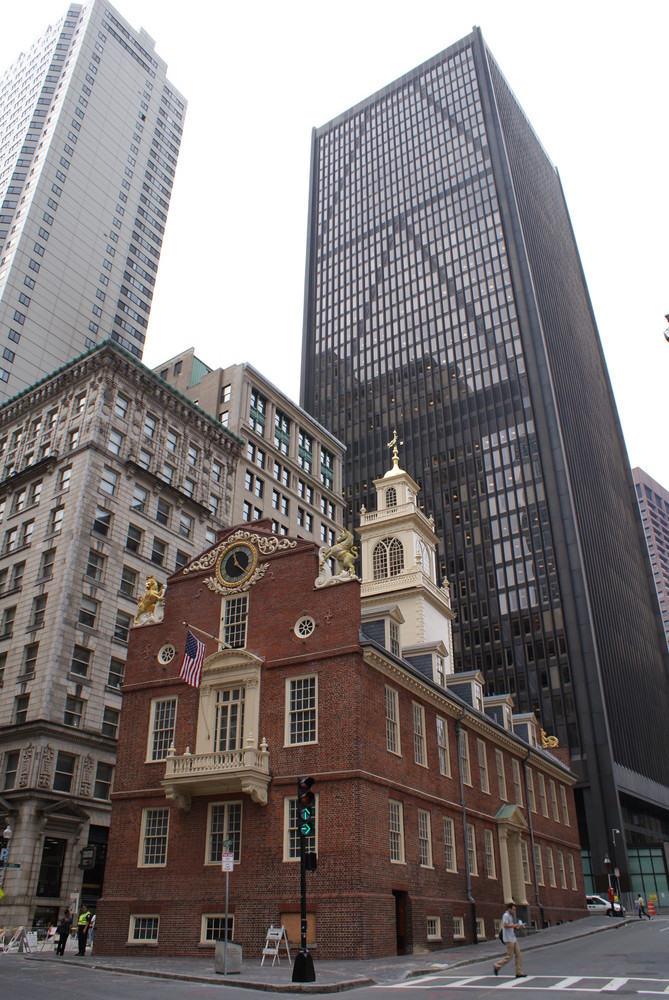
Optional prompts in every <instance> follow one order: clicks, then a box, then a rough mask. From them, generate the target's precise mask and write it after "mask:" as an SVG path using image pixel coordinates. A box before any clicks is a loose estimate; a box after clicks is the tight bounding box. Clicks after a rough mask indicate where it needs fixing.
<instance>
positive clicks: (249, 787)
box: [161, 739, 272, 812]
mask: <svg viewBox="0 0 669 1000" xmlns="http://www.w3.org/2000/svg"><path fill="white" fill-rule="evenodd" d="M271 780H272V779H271V776H270V773H269V752H268V750H267V740H265V739H263V740H262V742H261V743H260V746H259V747H256V746H247V747H246V748H245V749H244V750H219V751H214V752H213V753H191V752H190V749H189V748H188V747H186V751H185V753H183V754H180V755H178V754H177V753H176V750H175V748H174V746H173V745H172V746H171V747H170V749H169V753H168V756H167V761H166V767H165V777H164V778H163V781H162V782H161V784H162V785H163V788H164V789H165V794H166V796H167V797H168V798H170V799H174V801H175V802H176V804H177V806H179V808H180V809H184V810H185V811H186V812H188V810H189V809H190V805H191V798H192V797H193V796H194V795H212V794H214V795H221V794H226V793H235V792H241V793H243V794H245V795H250V796H251V798H252V800H253V801H254V802H258V803H260V805H267V786H268V785H269V783H270V781H271Z"/></svg>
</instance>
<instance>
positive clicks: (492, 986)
mask: <svg viewBox="0 0 669 1000" xmlns="http://www.w3.org/2000/svg"><path fill="white" fill-rule="evenodd" d="M483 984H485V989H486V990H488V991H489V990H516V989H523V988H525V987H530V988H531V989H532V990H542V991H546V992H551V993H556V992H562V993H616V992H618V991H619V990H621V989H622V988H623V987H625V988H626V989H625V992H626V993H633V994H636V995H644V996H653V995H658V996H661V995H664V994H669V980H667V979H651V978H646V977H643V976H616V977H614V978H611V979H606V978H605V977H604V976H523V977H522V978H520V979H517V978H516V977H515V976H513V975H512V976H504V975H499V976H497V977H495V976H493V975H492V973H484V974H483V975H481V974H479V975H476V976H456V975H450V976H449V975H447V974H446V973H443V972H438V973H432V974H430V975H427V976H421V977H419V978H415V979H411V980H409V981H406V980H405V981H404V982H401V983H392V984H391V983H387V984H381V983H377V984H375V987H372V989H374V988H376V989H398V990H430V989H442V990H443V989H448V990H453V989H461V990H463V989H464V990H467V989H469V990H479V991H480V990H481V988H482V986H483ZM653 987H655V988H653Z"/></svg>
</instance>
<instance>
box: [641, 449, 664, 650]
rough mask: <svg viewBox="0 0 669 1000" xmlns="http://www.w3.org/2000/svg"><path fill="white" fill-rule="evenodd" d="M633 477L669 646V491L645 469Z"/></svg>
mask: <svg viewBox="0 0 669 1000" xmlns="http://www.w3.org/2000/svg"><path fill="white" fill-rule="evenodd" d="M632 476H633V477H634V486H635V488H636V498H637V502H638V504H639V510H640V511H641V521H642V524H643V530H644V534H645V536H646V546H647V548H648V556H649V558H650V565H651V569H652V572H653V580H654V582H655V590H656V593H657V599H658V602H659V605H660V614H661V615H662V624H663V626H664V635H665V638H666V640H667V644H668V645H669V491H667V490H666V489H665V488H664V486H660V484H659V483H657V482H655V480H654V479H651V477H650V476H649V475H648V473H647V472H644V471H643V469H639V468H637V469H632Z"/></svg>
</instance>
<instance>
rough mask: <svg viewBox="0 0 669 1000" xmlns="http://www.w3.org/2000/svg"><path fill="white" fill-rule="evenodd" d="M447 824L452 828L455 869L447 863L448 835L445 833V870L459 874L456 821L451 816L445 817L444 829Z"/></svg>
mask: <svg viewBox="0 0 669 1000" xmlns="http://www.w3.org/2000/svg"><path fill="white" fill-rule="evenodd" d="M446 824H448V826H449V827H450V830H451V841H452V849H453V867H452V868H449V867H448V864H447V863H446V857H445V851H446V834H445V833H444V865H445V868H446V871H447V872H457V870H458V852H457V843H456V840H455V820H452V819H451V818H450V816H444V828H445V827H446Z"/></svg>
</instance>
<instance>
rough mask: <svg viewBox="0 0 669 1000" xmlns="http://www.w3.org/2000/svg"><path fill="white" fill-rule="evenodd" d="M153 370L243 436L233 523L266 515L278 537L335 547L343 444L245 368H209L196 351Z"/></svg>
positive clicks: (249, 367)
mask: <svg viewBox="0 0 669 1000" xmlns="http://www.w3.org/2000/svg"><path fill="white" fill-rule="evenodd" d="M155 371H156V372H157V373H158V374H160V376H161V377H162V378H164V379H165V380H166V381H167V382H169V383H170V385H173V386H175V388H177V389H178V390H179V391H180V392H182V393H183V394H184V395H185V396H187V397H188V398H189V399H192V400H193V402H195V403H197V404H198V406H200V407H201V408H202V409H203V410H205V411H206V412H207V413H211V415H212V416H214V417H218V419H219V420H220V421H221V423H222V424H223V426H224V427H228V428H229V429H230V430H231V431H233V432H234V433H235V434H239V435H240V436H241V437H243V438H245V439H246V442H247V444H246V452H245V454H243V455H242V456H241V457H240V460H239V463H238V465H237V479H236V484H235V491H234V498H233V508H232V515H231V522H232V523H233V524H237V523H239V522H241V521H257V520H259V519H260V518H269V519H271V522H272V531H273V532H274V533H275V534H277V535H292V536H299V537H300V538H313V539H315V540H317V541H320V542H321V543H322V544H329V545H332V544H333V543H334V540H335V537H336V535H337V534H338V530H339V529H338V526H340V525H342V524H343V522H344V513H343V511H344V502H343V497H342V490H343V486H342V462H343V459H344V451H345V449H344V446H343V445H342V443H341V441H338V440H337V438H335V437H334V436H333V435H332V434H330V432H329V431H328V430H326V429H325V427H323V426H322V425H321V424H319V423H318V421H316V420H314V418H313V417H311V416H310V415H309V414H308V413H307V412H306V411H305V410H303V409H302V408H301V407H300V406H298V405H297V404H296V403H293V402H292V400H290V399H289V398H288V397H287V396H286V395H285V394H284V393H282V392H281V391H280V390H279V389H277V387H276V386H275V385H273V384H272V382H270V380H269V379H268V378H267V377H266V376H264V375H262V374H261V373H260V372H259V371H257V369H255V368H254V367H253V366H252V365H249V364H248V363H243V364H238V365H229V366H228V367H227V368H213V369H212V368H209V367H208V366H207V365H205V364H204V362H202V361H200V359H199V358H196V357H195V352H194V350H193V348H189V350H187V351H183V352H182V353H181V354H178V355H177V356H176V357H174V358H171V359H170V360H169V361H166V362H164V363H163V364H162V365H159V366H158V367H157V368H156V369H155Z"/></svg>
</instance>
